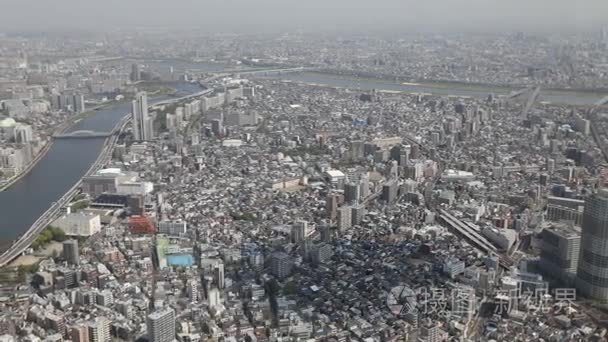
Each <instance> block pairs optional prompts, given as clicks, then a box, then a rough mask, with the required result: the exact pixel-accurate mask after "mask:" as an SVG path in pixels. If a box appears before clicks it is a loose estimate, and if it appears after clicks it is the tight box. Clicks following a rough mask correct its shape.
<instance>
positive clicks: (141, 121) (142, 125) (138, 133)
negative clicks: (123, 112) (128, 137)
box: [131, 91, 153, 140]
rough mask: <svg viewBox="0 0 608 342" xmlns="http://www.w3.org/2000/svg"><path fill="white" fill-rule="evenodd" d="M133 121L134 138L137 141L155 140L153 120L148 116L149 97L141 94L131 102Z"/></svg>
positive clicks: (143, 93) (144, 93)
mask: <svg viewBox="0 0 608 342" xmlns="http://www.w3.org/2000/svg"><path fill="white" fill-rule="evenodd" d="M131 106H132V108H131V115H132V119H133V137H134V139H135V140H150V139H152V138H153V127H152V123H153V122H152V120H151V119H150V115H149V114H148V95H147V94H146V92H143V91H142V92H139V93H137V94H136V95H135V100H133V102H131Z"/></svg>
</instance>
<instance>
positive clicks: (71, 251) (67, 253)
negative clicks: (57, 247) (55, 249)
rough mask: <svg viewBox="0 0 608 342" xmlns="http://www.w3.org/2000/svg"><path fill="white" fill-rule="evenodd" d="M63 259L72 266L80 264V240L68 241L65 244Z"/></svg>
mask: <svg viewBox="0 0 608 342" xmlns="http://www.w3.org/2000/svg"><path fill="white" fill-rule="evenodd" d="M63 258H64V259H65V261H67V262H68V263H70V264H72V265H78V264H80V255H79V254H78V240H66V241H64V242H63Z"/></svg>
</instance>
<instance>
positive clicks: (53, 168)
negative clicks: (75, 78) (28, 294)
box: [0, 83, 201, 250]
mask: <svg viewBox="0 0 608 342" xmlns="http://www.w3.org/2000/svg"><path fill="white" fill-rule="evenodd" d="M175 87H176V88H178V90H179V91H180V92H187V93H195V92H197V91H200V89H201V88H200V87H199V86H198V85H197V84H191V83H179V84H177V85H176V86H175ZM168 98H170V97H166V96H165V97H157V98H153V99H149V102H150V103H151V104H152V103H153V102H157V101H162V100H166V99H168ZM129 112H131V104H130V103H118V104H115V105H111V106H109V107H106V108H103V109H101V110H99V111H96V112H95V113H94V114H92V115H91V116H89V117H87V118H85V119H83V120H81V121H80V122H78V123H76V124H75V125H74V126H73V127H72V128H71V129H70V130H69V131H76V130H93V131H99V132H109V131H111V130H112V129H113V128H114V126H115V125H116V124H117V123H118V122H119V121H120V119H122V118H123V117H124V116H125V115H126V114H127V113H129ZM104 141H105V138H89V139H57V140H55V141H54V142H53V145H52V147H51V148H50V150H49V151H48V152H47V154H46V155H45V156H44V157H42V159H40V161H39V162H38V163H37V164H36V165H35V166H34V167H33V169H32V170H31V171H30V172H29V173H28V174H27V175H25V176H24V177H23V178H21V179H20V180H19V181H17V182H16V183H15V184H13V185H12V186H11V187H9V188H8V189H7V190H6V191H2V192H0V249H1V250H4V249H6V248H8V246H9V245H10V243H11V242H12V241H13V240H15V239H16V238H17V237H18V236H19V235H21V234H23V233H24V232H25V231H26V230H27V229H29V227H30V226H31V225H32V224H33V223H34V222H35V221H36V220H37V219H38V217H40V215H42V214H43V213H44V212H45V211H46V210H47V209H48V208H49V207H50V206H51V204H52V203H53V202H54V201H56V200H57V199H59V198H61V196H63V194H65V193H66V192H67V191H68V190H69V189H70V188H71V187H72V186H73V185H74V184H75V183H76V182H78V180H79V179H80V178H82V176H84V174H85V173H86V172H87V170H88V169H89V168H90V167H91V165H93V163H94V162H95V160H96V159H97V156H98V155H99V153H100V152H101V149H102V148H103V144H104Z"/></svg>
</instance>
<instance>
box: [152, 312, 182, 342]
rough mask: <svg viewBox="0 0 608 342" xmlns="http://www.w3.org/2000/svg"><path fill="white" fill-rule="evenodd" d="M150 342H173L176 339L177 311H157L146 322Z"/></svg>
mask: <svg viewBox="0 0 608 342" xmlns="http://www.w3.org/2000/svg"><path fill="white" fill-rule="evenodd" d="M146 326H147V329H148V341H149V342H171V341H173V340H174V339H175V311H173V309H171V308H166V309H163V310H159V311H155V312H153V313H151V314H149V315H148V319H147V320H146Z"/></svg>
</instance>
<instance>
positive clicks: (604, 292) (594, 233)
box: [576, 188, 608, 300]
mask: <svg viewBox="0 0 608 342" xmlns="http://www.w3.org/2000/svg"><path fill="white" fill-rule="evenodd" d="M580 248H581V253H580V256H579V261H578V270H577V273H576V275H577V281H576V284H577V288H578V290H579V292H580V293H581V294H582V295H584V296H586V297H589V298H593V299H597V300H607V299H608V189H605V188H604V189H600V190H598V191H597V193H595V194H592V195H591V196H589V197H587V199H586V200H585V210H584V214H583V229H582V234H581V247H580Z"/></svg>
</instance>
